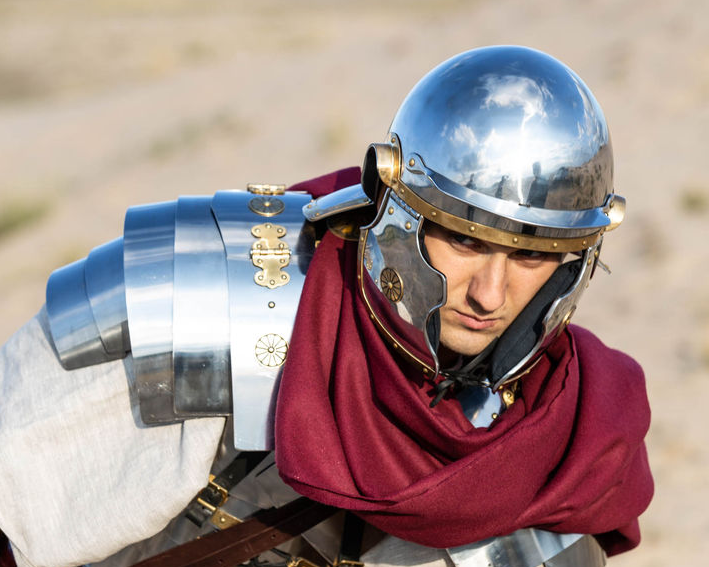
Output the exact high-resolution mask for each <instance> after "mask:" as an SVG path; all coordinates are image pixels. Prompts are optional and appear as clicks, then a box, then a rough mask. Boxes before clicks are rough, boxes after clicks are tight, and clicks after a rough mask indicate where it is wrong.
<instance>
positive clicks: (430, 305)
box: [359, 46, 625, 390]
mask: <svg viewBox="0 0 709 567" xmlns="http://www.w3.org/2000/svg"><path fill="white" fill-rule="evenodd" d="M362 185H363V188H364V190H365V192H367V193H368V194H369V195H370V197H372V198H375V197H376V198H377V199H378V200H379V202H380V205H379V209H378V213H377V216H376V218H375V220H374V221H373V222H372V223H371V224H370V225H368V226H366V227H364V228H363V229H362V231H361V236H360V245H359V248H360V249H359V264H360V265H359V278H360V286H361V291H362V294H363V297H364V299H365V301H366V303H367V306H368V309H369V311H370V315H371V317H372V318H373V319H374V321H375V322H376V324H377V326H378V327H379V329H380V330H381V331H382V333H383V334H384V335H385V336H386V337H387V338H388V339H389V341H390V342H391V343H392V344H393V345H394V347H395V348H396V349H398V350H399V351H400V352H402V354H403V355H404V356H405V357H407V358H408V359H409V360H410V361H411V362H412V363H414V364H416V365H419V366H420V367H421V368H422V370H423V372H424V373H425V374H427V375H429V376H435V375H437V374H439V373H440V372H442V369H441V368H440V365H439V361H438V357H437V349H438V341H439V321H438V309H439V308H440V307H441V306H442V305H444V304H445V302H446V278H445V276H444V275H443V274H442V273H441V272H439V271H438V270H436V269H434V268H433V267H432V266H431V264H430V263H429V261H428V259H427V253H426V249H425V246H424V240H423V234H424V231H425V223H426V222H433V223H437V224H439V225H442V226H443V227H445V228H447V229H449V230H452V231H455V232H457V233H460V234H464V235H468V236H473V237H476V238H478V239H481V240H485V241H489V242H493V243H496V244H501V245H505V246H510V247H515V248H521V249H530V250H538V251H546V252H563V253H571V254H569V256H570V257H572V258H575V259H574V260H573V261H571V262H565V263H564V264H562V266H560V268H559V269H557V271H556V272H555V273H554V275H553V276H552V277H551V278H550V280H549V281H548V282H547V283H546V284H545V285H544V286H543V288H542V290H540V292H539V294H537V296H535V298H534V299H533V300H532V301H531V302H530V304H529V305H528V306H527V308H525V310H524V311H523V312H522V314H520V316H519V317H518V318H517V320H516V321H515V322H513V323H512V324H511V325H510V327H509V328H508V329H507V330H506V331H505V332H504V333H503V335H502V336H501V337H499V339H498V340H497V341H496V344H495V345H491V346H490V348H488V349H486V351H485V352H484V353H483V354H482V355H481V356H482V357H483V358H484V359H485V360H484V362H485V364H484V365H483V366H480V365H478V372H477V378H476V380H477V381H478V383H480V384H484V385H486V386H490V387H492V388H493V390H496V389H498V388H500V386H502V385H503V384H505V383H507V382H510V381H511V380H514V379H515V378H516V377H518V376H519V375H520V374H521V373H524V372H525V371H526V370H527V369H528V368H529V367H530V365H531V364H532V363H533V362H534V361H535V360H536V359H537V358H538V355H539V354H540V353H541V352H542V351H543V350H544V348H545V347H546V346H547V345H548V344H549V342H551V340H552V339H553V338H554V337H555V336H556V335H557V334H558V332H559V330H560V329H561V328H562V327H563V326H564V325H565V324H567V323H568V321H569V318H570V317H571V315H572V314H573V312H574V310H575V309H576V305H577V303H578V300H579V297H580V295H581V293H582V291H583V290H584V288H585V287H586V285H587V282H588V280H589V279H590V277H591V275H592V274H593V272H594V269H595V266H596V263H597V262H598V254H599V250H600V246H601V242H602V238H603V234H604V233H605V232H606V231H608V230H611V229H612V228H615V227H616V226H618V225H619V224H620V222H621V221H622V219H623V215H624V210H625V201H624V199H623V198H622V197H619V196H617V195H615V194H614V192H613V154H612V149H611V141H610V137H609V133H608V128H607V125H606V121H605V118H604V116H603V113H602V111H601V108H600V106H599V105H598V103H597V102H596V100H595V98H594V97H593V94H592V93H591V91H590V90H589V89H588V87H587V86H586V85H585V84H584V83H583V81H582V80H581V79H580V78H579V77H578V76H577V75H576V74H575V73H574V72H573V71H572V70H571V69H569V68H568V67H567V66H566V65H564V64H563V63H561V62H559V61H558V60H556V59H554V58H553V57H551V56H549V55H546V54H544V53H541V52H539V51H536V50H533V49H529V48H525V47H517V46H494V47H486V48H480V49H473V50H471V51H467V52H465V53H461V54H459V55H457V56H455V57H453V58H451V59H449V60H447V61H445V62H444V63H442V64H441V65H439V66H438V67H436V68H435V69H433V70H432V71H431V72H429V73H428V74H427V75H426V76H425V77H424V78H423V79H421V81H419V83H418V84H417V85H416V86H415V87H414V88H413V90H412V91H411V92H410V93H409V94H408V96H407V97H406V99H405V100H404V102H403V103H402V105H401V107H400V108H399V110H398V112H397V113H396V116H395V117H394V120H393V122H392V124H391V127H390V130H389V133H388V136H387V141H386V142H385V143H383V144H372V145H371V146H370V147H369V149H368V151H367V156H366V158H365V163H364V167H363V174H362ZM523 315H524V317H523ZM476 358H480V357H476ZM478 362H480V361H478ZM473 367H474V365H473V366H470V367H469V369H473ZM480 368H484V371H483V372H480V371H479V369H480ZM444 373H445V372H444Z"/></svg>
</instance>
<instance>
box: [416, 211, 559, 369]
mask: <svg viewBox="0 0 709 567" xmlns="http://www.w3.org/2000/svg"><path fill="white" fill-rule="evenodd" d="M424 242H425V244H426V250H427V251H428V256H429V258H430V262H431V264H432V265H433V267H434V268H436V269H437V270H439V271H440V272H442V273H443V274H444V275H445V276H446V278H447V280H448V300H447V302H446V304H445V305H444V306H443V307H441V310H440V318H441V346H440V348H439V351H438V354H439V358H440V359H441V363H442V364H443V365H447V364H451V363H453V362H454V361H455V359H456V358H457V354H456V353H460V354H463V355H468V356H471V355H476V354H478V353H480V352H481V351H482V350H483V349H484V348H485V347H486V346H487V345H488V344H490V342H491V341H492V340H493V339H494V338H495V337H499V336H500V335H501V334H502V332H503V331H504V330H505V329H507V327H509V325H510V323H512V321H514V319H515V318H516V317H517V315H519V313H520V312H521V311H522V309H524V307H525V306H526V305H527V303H529V301H530V300H531V299H532V297H534V295H535V294H536V293H537V292H538V291H539V289H540V288H541V287H542V285H544V283H545V282H546V281H547V280H548V279H549V277H550V276H551V274H552V273H553V272H554V270H555V269H556V268H557V267H558V266H559V263H560V262H561V254H555V253H545V252H534V251H531V250H520V249H518V248H511V247H508V246H501V245H499V244H492V243H490V242H486V241H484V240H478V239H477V238H469V237H467V236H465V235H462V234H458V233H456V232H452V231H449V230H447V229H445V228H443V227H441V226H439V225H436V224H432V223H428V224H427V225H426V234H425V237H424Z"/></svg>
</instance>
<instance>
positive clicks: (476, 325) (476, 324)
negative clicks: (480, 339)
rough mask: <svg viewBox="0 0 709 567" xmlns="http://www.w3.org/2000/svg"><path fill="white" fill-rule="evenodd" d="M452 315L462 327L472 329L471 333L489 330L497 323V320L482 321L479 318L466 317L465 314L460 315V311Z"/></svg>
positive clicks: (473, 316)
mask: <svg viewBox="0 0 709 567" xmlns="http://www.w3.org/2000/svg"><path fill="white" fill-rule="evenodd" d="M454 313H455V316H456V318H457V319H458V321H459V322H460V323H462V325H463V326H465V327H467V328H468V329H472V330H473V331H482V330H484V329H489V328H490V327H494V326H495V324H496V323H497V322H498V321H499V319H498V318H494V319H493V318H488V319H483V318H480V317H476V316H475V315H468V314H466V313H461V312H460V311H455V310H454Z"/></svg>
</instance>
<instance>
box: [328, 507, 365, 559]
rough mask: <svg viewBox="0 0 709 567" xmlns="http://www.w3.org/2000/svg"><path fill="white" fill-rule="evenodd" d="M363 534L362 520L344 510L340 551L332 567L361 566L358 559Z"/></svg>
mask: <svg viewBox="0 0 709 567" xmlns="http://www.w3.org/2000/svg"><path fill="white" fill-rule="evenodd" d="M363 535H364V520H363V519H362V518H360V517H359V516H355V515H354V514H353V513H352V512H349V511H347V512H345V523H344V526H343V527H342V540H341V542H340V553H339V554H338V556H337V559H335V563H334V564H333V567H340V566H341V565H351V566H361V565H364V563H362V562H361V561H360V560H359V557H360V555H361V553H362V536H363Z"/></svg>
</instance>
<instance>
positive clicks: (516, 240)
mask: <svg viewBox="0 0 709 567" xmlns="http://www.w3.org/2000/svg"><path fill="white" fill-rule="evenodd" d="M512 242H514V243H515V244H517V243H518V242H519V238H517V237H516V236H515V237H514V238H513V239H512Z"/></svg>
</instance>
